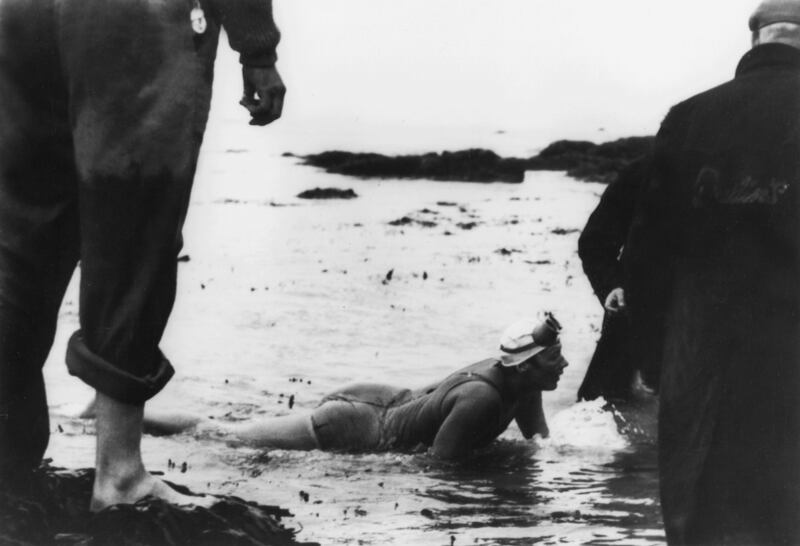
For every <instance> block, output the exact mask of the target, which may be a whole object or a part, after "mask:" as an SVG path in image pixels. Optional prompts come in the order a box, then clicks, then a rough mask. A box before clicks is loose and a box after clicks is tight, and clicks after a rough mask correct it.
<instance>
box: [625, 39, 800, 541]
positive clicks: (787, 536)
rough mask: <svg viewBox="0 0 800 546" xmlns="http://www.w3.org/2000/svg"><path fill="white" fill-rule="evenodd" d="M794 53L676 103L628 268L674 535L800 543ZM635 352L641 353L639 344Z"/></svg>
mask: <svg viewBox="0 0 800 546" xmlns="http://www.w3.org/2000/svg"><path fill="white" fill-rule="evenodd" d="M798 186H800V50H797V49H795V48H792V47H790V46H786V45H782V44H768V45H762V46H758V47H756V48H754V49H753V50H751V51H750V52H748V53H747V54H746V55H745V56H744V57H743V58H742V60H741V62H740V64H739V66H738V68H737V71H736V77H735V78H734V79H733V80H732V81H730V82H728V83H726V84H723V85H721V86H719V87H716V88H714V89H711V90H709V91H706V92H704V93H702V94H700V95H697V96H695V97H692V98H691V99H689V100H687V101H685V102H683V103H681V104H678V105H677V106H675V107H674V108H672V110H671V111H670V113H669V114H668V115H667V117H666V119H665V120H664V122H663V124H662V126H661V129H660V131H659V133H658V136H657V137H656V142H655V150H654V165H653V173H652V176H651V177H650V179H649V182H648V184H647V185H646V187H645V188H644V190H643V195H642V199H643V201H642V206H641V208H640V210H639V211H638V212H637V215H636V218H635V219H634V225H633V228H632V232H631V235H630V239H629V243H628V247H627V253H626V263H627V267H628V283H627V288H628V302H629V305H630V308H631V311H632V312H633V313H634V315H633V317H632V318H633V320H632V324H633V327H634V328H635V329H636V332H637V335H638V337H639V338H640V339H645V340H651V341H652V343H651V344H648V343H645V346H650V347H657V348H658V351H657V353H656V354H653V353H652V352H651V354H650V355H649V356H648V358H652V359H653V365H654V366H656V367H660V371H661V375H660V377H661V390H660V394H661V401H660V404H661V405H660V416H659V467H660V482H661V500H662V509H663V513H664V523H665V527H666V531H667V538H668V540H669V542H670V544H685V543H702V544H716V543H723V542H725V543H729V544H739V543H745V544H777V543H780V544H783V543H786V544H797V543H800V529H798V520H800V518H798V517H797V514H800V472H799V471H798V467H800V465H798V461H800V408H799V407H798V401H799V400H800V396H798V395H800V373H799V371H800V188H799V187H798ZM644 350H645V351H646V348H645V349H644Z"/></svg>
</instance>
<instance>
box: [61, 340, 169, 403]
mask: <svg viewBox="0 0 800 546" xmlns="http://www.w3.org/2000/svg"><path fill="white" fill-rule="evenodd" d="M159 356H160V360H159V363H158V367H157V368H156V369H155V370H153V371H152V372H151V373H150V374H148V375H146V376H144V377H137V376H135V375H132V374H130V373H128V372H126V371H124V370H121V369H119V368H117V367H116V366H114V365H113V364H112V363H111V362H109V361H107V360H105V359H103V358H101V357H100V356H98V355H96V354H95V353H93V352H92V351H91V350H89V348H88V347H87V346H86V343H85V342H84V340H83V335H82V334H81V331H80V330H78V331H77V332H75V333H74V334H72V337H71V338H70V339H69V345H68V346H67V369H68V370H69V373H70V374H71V375H74V376H76V377H78V378H80V379H81V380H82V381H83V382H84V383H86V384H87V385H89V386H90V387H94V388H95V389H96V390H98V391H100V392H101V393H103V394H105V395H106V396H110V397H111V398H113V399H115V400H118V401H120V402H124V403H126V404H143V403H145V402H146V401H148V400H149V399H151V398H152V397H153V396H155V395H156V394H158V393H159V392H160V391H161V389H163V388H164V386H165V385H166V384H167V382H169V380H170V379H171V378H172V376H173V375H174V374H175V369H174V368H173V367H172V365H171V364H170V363H169V360H167V359H166V357H164V355H163V354H161V353H160V352H159Z"/></svg>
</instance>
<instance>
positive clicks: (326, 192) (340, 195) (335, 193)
mask: <svg viewBox="0 0 800 546" xmlns="http://www.w3.org/2000/svg"><path fill="white" fill-rule="evenodd" d="M297 197H299V198H300V199H355V198H356V197H358V194H357V193H356V192H354V191H353V190H351V189H346V190H341V189H339V188H314V189H313V190H306V191H303V192H300V193H298V194H297Z"/></svg>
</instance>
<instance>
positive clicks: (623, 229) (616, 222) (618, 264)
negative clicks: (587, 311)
mask: <svg viewBox="0 0 800 546" xmlns="http://www.w3.org/2000/svg"><path fill="white" fill-rule="evenodd" d="M648 159H649V158H648V157H646V156H645V157H642V158H640V159H638V160H636V161H634V162H633V163H631V164H630V165H629V166H628V167H626V168H625V169H624V170H623V171H622V172H620V175H619V178H617V180H615V181H614V182H612V183H611V184H609V185H608V187H606V189H605V191H604V192H603V195H602V197H600V202H599V203H598V204H597V207H596V208H595V209H594V211H593V212H592V214H591V215H590V216H589V219H588V220H587V222H586V226H585V227H584V228H583V231H582V232H581V236H580V238H579V239H578V256H580V259H581V262H582V264H583V271H584V272H585V273H586V277H588V279H589V282H590V283H591V285H592V288H593V289H594V293H595V294H596V295H597V297H598V298H599V299H600V303H601V304H603V303H605V300H606V297H608V294H609V293H610V292H611V291H612V290H613V289H615V288H619V287H621V286H622V285H623V277H624V274H623V267H622V263H623V261H622V257H623V247H624V246H625V242H626V241H627V239H628V231H629V230H630V227H631V223H632V222H633V210H634V205H635V203H636V196H637V195H638V193H639V191H640V188H641V186H642V185H643V180H644V179H645V178H646V177H647V167H648V164H649V163H648Z"/></svg>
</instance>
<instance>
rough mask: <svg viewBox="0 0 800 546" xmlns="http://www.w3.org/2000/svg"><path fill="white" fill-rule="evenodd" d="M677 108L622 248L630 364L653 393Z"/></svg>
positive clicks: (666, 286) (665, 295)
mask: <svg viewBox="0 0 800 546" xmlns="http://www.w3.org/2000/svg"><path fill="white" fill-rule="evenodd" d="M681 110H682V105H678V106H676V107H673V109H672V110H671V111H670V113H669V114H668V115H667V117H666V118H665V119H664V121H663V122H662V124H661V128H660V129H659V132H658V134H657V135H656V139H655V144H654V149H653V159H652V164H651V166H650V171H649V174H648V176H647V178H646V180H645V181H644V183H643V184H642V185H641V188H640V191H639V194H638V196H637V199H636V202H635V206H634V213H633V220H632V222H631V228H630V231H629V233H628V239H627V242H626V246H625V272H624V276H625V290H626V300H627V305H628V312H629V316H630V324H631V350H632V356H633V358H634V361H635V362H637V363H638V367H639V368H640V369H641V370H642V373H643V374H644V376H645V377H644V379H645V381H646V382H647V384H648V385H650V386H651V387H653V388H658V383H659V377H660V373H661V359H662V348H663V346H664V340H663V338H664V331H665V324H666V314H667V305H668V304H669V301H670V294H671V292H672V285H673V271H672V269H673V266H674V264H675V259H676V256H677V254H678V253H679V249H678V248H677V247H676V244H677V243H676V237H675V232H676V229H675V228H676V223H679V221H680V220H679V214H678V211H677V208H676V206H675V189H676V175H675V169H676V167H677V164H676V161H675V150H674V147H675V146H676V145H677V143H679V142H681V138H682V134H683V133H684V132H685V131H686V127H685V126H684V125H685V124H684V123H683V121H682V119H684V116H683V115H682V113H681Z"/></svg>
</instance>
